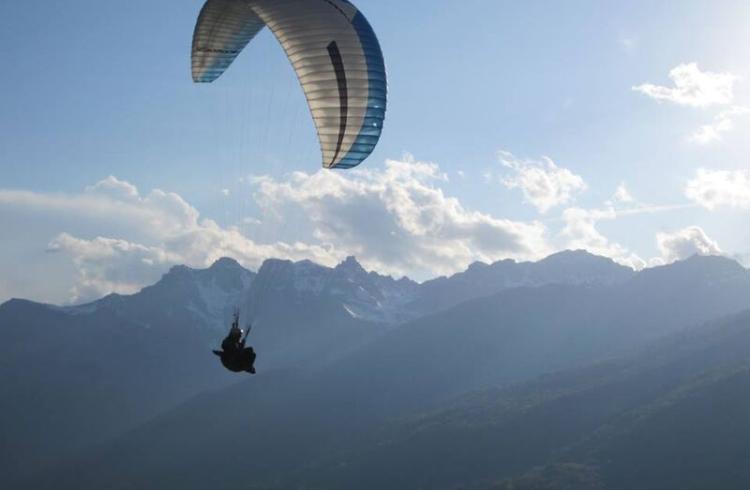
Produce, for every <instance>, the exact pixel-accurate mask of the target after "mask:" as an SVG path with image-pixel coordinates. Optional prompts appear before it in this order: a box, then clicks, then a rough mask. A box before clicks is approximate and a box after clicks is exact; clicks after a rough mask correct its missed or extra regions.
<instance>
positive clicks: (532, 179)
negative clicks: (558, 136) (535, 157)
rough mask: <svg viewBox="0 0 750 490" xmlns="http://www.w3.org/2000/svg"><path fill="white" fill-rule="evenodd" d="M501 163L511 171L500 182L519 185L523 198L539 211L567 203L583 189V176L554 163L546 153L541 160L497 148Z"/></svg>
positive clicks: (513, 186)
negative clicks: (530, 158) (528, 158)
mask: <svg viewBox="0 0 750 490" xmlns="http://www.w3.org/2000/svg"><path fill="white" fill-rule="evenodd" d="M500 161H501V163H502V164H503V166H505V167H507V168H509V169H511V170H513V171H514V175H512V176H506V177H504V178H503V179H502V183H503V184H504V185H505V186H506V187H507V188H509V189H515V188H518V189H521V192H523V196H524V199H525V200H526V202H529V203H531V204H532V205H533V206H534V207H536V208H537V210H538V211H539V212H540V213H546V212H547V211H549V210H550V209H552V208H554V207H557V206H560V205H563V204H567V203H569V202H570V201H572V200H573V199H574V198H575V196H576V195H577V194H579V193H581V192H583V191H584V190H586V183H585V182H584V181H583V179H582V178H581V177H580V176H578V175H576V174H574V173H573V172H571V171H570V170H568V169H566V168H561V167H558V166H557V165H555V162H553V161H552V159H550V158H548V157H542V160H541V161H531V160H518V159H516V158H515V157H514V156H513V155H512V154H511V153H508V152H506V151H501V152H500Z"/></svg>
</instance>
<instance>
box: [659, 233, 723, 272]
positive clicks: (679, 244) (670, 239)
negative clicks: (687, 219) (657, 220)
mask: <svg viewBox="0 0 750 490" xmlns="http://www.w3.org/2000/svg"><path fill="white" fill-rule="evenodd" d="M656 243H657V247H658V249H659V252H660V253H661V256H662V259H663V260H664V262H666V263H670V262H674V261H675V260H682V259H686V258H688V257H690V256H692V255H695V254H698V255H719V254H721V249H720V248H719V244H718V243H716V242H715V241H714V240H712V239H710V238H709V237H708V235H706V233H705V232H704V231H703V229H701V228H700V227H699V226H689V227H687V228H683V229H681V230H677V231H674V232H660V233H658V234H657V235H656Z"/></svg>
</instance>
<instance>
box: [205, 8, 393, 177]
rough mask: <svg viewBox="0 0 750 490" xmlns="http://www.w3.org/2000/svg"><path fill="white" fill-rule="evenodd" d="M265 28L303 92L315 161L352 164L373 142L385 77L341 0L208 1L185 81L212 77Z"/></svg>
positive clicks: (359, 18)
mask: <svg viewBox="0 0 750 490" xmlns="http://www.w3.org/2000/svg"><path fill="white" fill-rule="evenodd" d="M266 26H268V28H269V29H270V30H271V31H272V32H273V34H274V35H275V36H276V38H277V39H278V41H279V42H280V43H281V45H282V47H283V48H284V51H285V52H286V54H287V57H288V58H289V60H290V61H291V63H292V65H293V66H294V70H295V72H296V74H297V77H298V79H299V81H300V84H301V85H302V89H303V91H304V92H305V97H306V98H307V103H308V105H309V107H310V112H311V113H312V116H313V120H314V121H315V126H316V128H317V131H318V138H319V140H320V147H321V151H322V154H323V166H324V167H326V168H351V167H354V166H356V165H359V164H360V163H361V162H362V161H363V160H364V159H365V158H367V156H368V155H370V153H371V152H372V151H373V149H374V148H375V145H376V144H377V142H378V140H379V139H380V133H381V131H382V128H383V120H384V119H385V108H386V92H387V88H386V74H385V63H384V61H383V54H382V52H381V50H380V45H379V43H378V40H377V38H376V37H375V33H374V32H373V30H372V28H371V27H370V24H369V23H368V22H367V19H365V17H364V16H363V15H362V13H361V12H359V10H357V8H356V7H355V6H354V5H352V4H351V3H350V2H348V1H347V0H208V1H207V2H206V3H205V5H204V6H203V9H202V10H201V13H200V16H199V17H198V22H197V24H196V26H195V32H194V34H193V49H192V72H193V80H194V81H195V82H212V81H214V80H216V79H217V78H218V77H219V76H221V74H222V73H224V71H225V70H226V69H227V68H228V67H229V65H230V64H231V63H232V61H234V59H235V58H236V57H237V55H238V54H239V53H240V51H242V49H243V48H244V47H245V46H246V45H247V43H249V42H250V40H252V39H253V37H255V35H256V34H258V32H260V31H261V30H262V29H263V28H264V27H266Z"/></svg>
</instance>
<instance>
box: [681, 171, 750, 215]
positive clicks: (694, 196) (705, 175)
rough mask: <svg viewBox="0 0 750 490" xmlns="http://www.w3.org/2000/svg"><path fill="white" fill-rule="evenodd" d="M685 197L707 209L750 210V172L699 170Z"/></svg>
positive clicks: (686, 187) (687, 186)
mask: <svg viewBox="0 0 750 490" xmlns="http://www.w3.org/2000/svg"><path fill="white" fill-rule="evenodd" d="M685 196H686V197H687V198H688V199H690V200H691V201H693V202H695V203H697V204H699V205H701V206H703V207H705V208H706V209H711V210H713V209H716V208H719V207H730V208H737V209H750V171H747V170H707V169H703V168H701V169H698V171H697V172H696V176H695V177H694V178H693V179H691V180H690V181H688V183H687V185H686V186H685Z"/></svg>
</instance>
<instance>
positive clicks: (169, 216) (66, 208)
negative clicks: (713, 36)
mask: <svg viewBox="0 0 750 490" xmlns="http://www.w3.org/2000/svg"><path fill="white" fill-rule="evenodd" d="M12 220H16V221H19V220H23V221H25V222H27V223H33V225H34V226H33V227H32V228H31V229H33V230H34V233H35V234H34V239H37V240H41V239H43V240H44V242H43V243H38V242H35V243H25V244H24V247H25V248H33V247H38V248H40V249H43V248H45V247H46V250H47V252H49V253H48V254H47V255H48V257H53V256H55V257H60V258H61V259H60V260H63V259H67V260H69V261H71V262H72V264H73V265H74V267H75V271H76V276H75V278H74V282H73V283H72V284H70V283H69V282H68V283H67V286H65V287H66V288H67V291H68V295H67V298H66V299H67V300H68V301H73V302H80V301H86V300H90V299H94V298H97V297H99V296H102V295H103V294H107V293H110V292H118V293H132V292H134V291H136V290H138V289H139V288H140V287H142V286H144V285H146V284H149V283H152V282H153V281H154V280H155V279H157V278H158V277H159V276H160V275H161V274H162V273H163V272H164V271H165V270H166V269H167V268H168V267H170V266H171V265H175V264H186V265H189V266H192V267H205V266H208V265H210V264H211V263H212V262H213V261H215V260H216V259H218V258H220V257H222V256H232V257H234V258H236V259H237V260H239V261H240V262H241V263H243V264H244V265H245V266H247V267H252V268H256V267H258V266H259V265H260V264H261V263H262V261H263V260H265V259H266V258H268V257H279V258H288V259H293V260H299V259H302V258H309V259H312V260H315V261H318V262H320V263H325V264H333V263H335V262H336V261H337V260H338V259H340V258H343V256H344V254H343V253H335V251H331V250H330V249H327V248H325V247H323V246H320V245H315V244H305V243H296V242H295V243H286V242H282V241H277V242H274V243H265V244H264V243H258V242H255V241H254V240H252V239H250V238H248V237H246V236H245V235H243V234H242V233H240V231H238V229H237V228H235V227H229V228H223V227H220V226H219V225H218V224H217V223H215V222H214V221H212V220H210V219H202V218H201V217H200V213H199V212H198V210H197V209H195V208H194V207H193V206H191V205H190V204H189V203H187V202H186V201H185V200H184V199H183V198H182V197H181V196H179V195H177V194H175V193H172V192H166V191H163V190H160V189H154V190H152V191H151V192H149V193H148V194H146V195H141V194H140V192H139V191H138V189H137V188H136V187H135V186H133V185H132V184H130V183H128V182H124V181H121V180H118V179H116V178H115V177H108V178H106V179H104V180H102V181H100V182H98V183H97V184H95V185H93V186H90V187H87V188H86V189H85V190H84V191H83V192H82V193H79V194H73V195H66V194H44V193H35V192H28V191H15V190H0V221H4V222H8V223H12ZM29 239H31V238H29ZM6 260H8V259H7V258H6ZM47 280H49V281H53V280H57V281H58V282H60V283H66V281H65V280H63V279H60V278H57V279H55V278H47ZM39 299H42V300H58V301H59V300H61V298H60V297H58V296H55V297H49V298H39Z"/></svg>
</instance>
